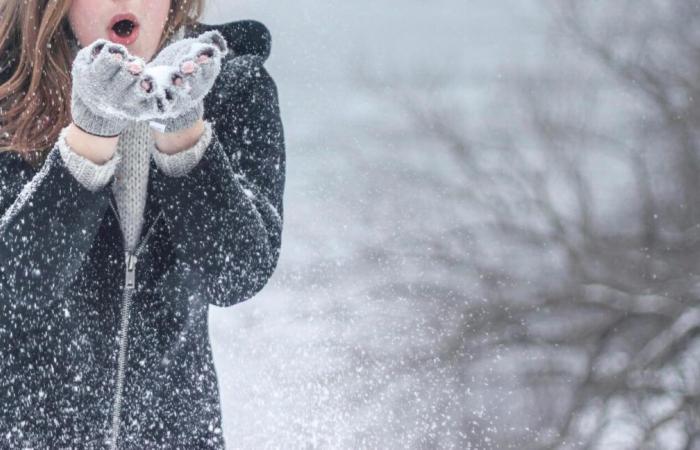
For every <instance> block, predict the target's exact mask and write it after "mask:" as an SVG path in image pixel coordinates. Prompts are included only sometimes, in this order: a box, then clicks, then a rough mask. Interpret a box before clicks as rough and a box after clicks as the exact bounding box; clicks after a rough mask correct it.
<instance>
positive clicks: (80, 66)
mask: <svg viewBox="0 0 700 450" xmlns="http://www.w3.org/2000/svg"><path fill="white" fill-rule="evenodd" d="M144 67H145V63H144V61H143V60H142V59H141V58H139V57H137V56H132V55H130V54H129V52H128V51H127V49H126V47H124V46H123V45H120V44H115V43H112V42H110V41H108V40H105V39H97V40H96V41H95V42H93V43H92V44H90V45H89V46H87V47H84V48H82V49H81V50H80V51H79V52H78V53H77V55H76V57H75V60H74V61H73V68H72V71H71V75H72V77H73V87H72V93H71V113H72V116H73V123H75V125H77V126H78V127H79V128H81V129H82V130H84V131H86V132H88V133H90V134H94V135H97V136H110V137H112V136H117V135H119V134H120V133H121V132H122V131H123V130H124V129H125V128H126V127H127V126H128V124H129V122H130V121H131V120H137V119H139V118H140V117H141V116H142V114H143V113H144V112H145V111H148V110H149V109H151V106H150V104H149V102H150V100H149V99H148V98H147V95H146V94H145V93H144V89H143V88H142V87H141V86H140V82H141V81H142V76H143V69H144Z"/></svg>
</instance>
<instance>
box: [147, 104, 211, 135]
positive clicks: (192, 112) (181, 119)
mask: <svg viewBox="0 0 700 450" xmlns="http://www.w3.org/2000/svg"><path fill="white" fill-rule="evenodd" d="M203 117H204V103H203V102H201V101H200V102H197V103H196V104H195V106H194V107H193V108H190V109H188V110H186V111H185V112H183V113H182V114H181V115H179V116H177V117H173V118H167V119H154V120H151V121H150V124H151V127H153V128H155V129H156V130H158V131H160V132H161V133H174V132H176V131H180V130H186V129H187V128H191V127H192V126H194V124H195V123H197V121H198V120H199V119H201V118H203Z"/></svg>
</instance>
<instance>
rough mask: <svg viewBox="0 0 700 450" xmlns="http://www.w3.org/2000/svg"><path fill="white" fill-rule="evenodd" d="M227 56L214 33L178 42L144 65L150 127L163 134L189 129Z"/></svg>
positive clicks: (223, 43)
mask: <svg viewBox="0 0 700 450" xmlns="http://www.w3.org/2000/svg"><path fill="white" fill-rule="evenodd" d="M227 53H228V46H227V44H226V40H225V39H224V37H223V36H222V35H221V33H219V32H218V31H216V30H211V31H207V32H204V33H202V34H200V35H199V36H197V37H194V38H188V39H182V40H179V41H177V42H174V43H172V44H170V45H168V46H167V47H165V48H164V49H163V50H161V52H160V53H159V54H158V55H157V56H156V57H155V58H154V59H153V60H152V61H151V62H150V63H148V64H147V65H146V68H145V69H144V80H146V83H151V86H150V87H151V89H150V90H149V91H148V93H149V94H150V95H151V98H152V99H154V116H153V118H152V120H151V126H152V127H153V128H155V129H157V130H159V131H161V132H163V133H171V132H174V131H178V130H182V129H185V128H189V127H191V126H192V125H194V123H195V122H196V121H197V120H198V119H200V118H201V117H202V116H203V114H204V102H203V99H204V97H205V96H206V95H207V94H208V93H209V91H210V90H211V88H212V86H214V82H215V81H216V77H217V76H218V75H219V72H220V71H221V60H222V59H223V57H224V56H226V54H227Z"/></svg>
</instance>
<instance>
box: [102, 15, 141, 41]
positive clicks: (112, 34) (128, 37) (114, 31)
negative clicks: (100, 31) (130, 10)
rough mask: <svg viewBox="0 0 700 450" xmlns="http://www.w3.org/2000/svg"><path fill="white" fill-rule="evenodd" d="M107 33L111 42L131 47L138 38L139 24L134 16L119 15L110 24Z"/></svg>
mask: <svg viewBox="0 0 700 450" xmlns="http://www.w3.org/2000/svg"><path fill="white" fill-rule="evenodd" d="M107 31H108V33H109V38H110V40H111V41H113V42H116V43H118V44H123V45H129V44H131V43H132V42H134V41H135V40H136V38H137V37H138V32H139V23H138V21H137V20H136V16H134V15H133V14H117V15H116V16H114V17H113V18H112V20H111V21H110V22H109V27H108V30H107Z"/></svg>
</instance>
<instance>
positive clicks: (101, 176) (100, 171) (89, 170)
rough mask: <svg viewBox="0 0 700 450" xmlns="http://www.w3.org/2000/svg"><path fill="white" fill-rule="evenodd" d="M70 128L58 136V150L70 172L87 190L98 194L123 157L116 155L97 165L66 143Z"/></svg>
mask: <svg viewBox="0 0 700 450" xmlns="http://www.w3.org/2000/svg"><path fill="white" fill-rule="evenodd" d="M67 129H68V127H66V128H64V129H63V130H61V133H60V134H59V136H58V150H59V153H60V154H61V159H63V163H64V164H65V166H66V167H67V168H68V171H69V172H70V173H71V174H72V175H73V176H74V177H75V179H77V180H78V181H79V182H80V184H82V185H83V186H84V187H85V188H86V189H88V190H90V191H92V192H96V191H99V190H100V189H102V188H103V187H105V186H106V185H107V183H109V181H110V179H111V178H112V176H113V175H114V172H115V170H116V168H117V165H118V164H119V161H121V155H119V154H118V153H114V155H113V156H112V158H111V159H110V160H109V161H107V162H106V163H104V164H97V163H94V162H92V161H90V160H89V159H87V158H86V157H84V156H82V155H80V154H78V153H76V152H75V151H74V150H73V149H72V148H71V147H70V146H69V145H68V143H67V142H66V131H67Z"/></svg>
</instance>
